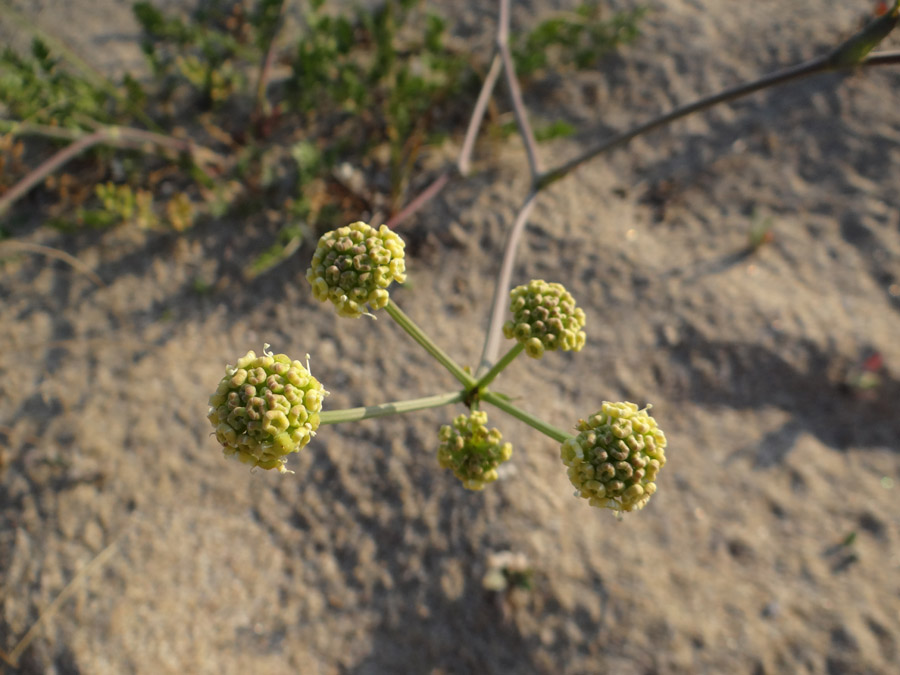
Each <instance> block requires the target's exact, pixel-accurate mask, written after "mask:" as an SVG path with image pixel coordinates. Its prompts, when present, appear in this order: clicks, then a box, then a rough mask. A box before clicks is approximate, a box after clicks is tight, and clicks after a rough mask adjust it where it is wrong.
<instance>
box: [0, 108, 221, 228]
mask: <svg viewBox="0 0 900 675" xmlns="http://www.w3.org/2000/svg"><path fill="white" fill-rule="evenodd" d="M6 129H7V132H8V133H12V134H16V135H45V136H49V137H51V138H70V139H72V140H73V143H72V144H71V145H67V146H66V147H65V148H63V149H61V150H59V151H58V152H57V153H56V154H54V155H53V156H51V157H49V158H48V159H46V160H45V161H44V162H42V163H41V164H40V165H39V166H37V167H35V168H34V169H33V170H32V171H30V172H29V173H28V174H27V175H26V176H25V177H24V178H22V180H20V181H19V182H18V183H16V184H15V185H13V186H12V187H11V188H10V189H9V190H8V191H7V192H6V193H5V194H4V195H3V196H2V197H0V215H3V214H4V213H5V212H6V211H7V210H8V209H9V208H10V207H11V206H12V205H13V204H14V203H15V202H16V201H18V200H19V199H21V198H22V197H23V196H25V195H26V194H27V193H28V192H29V191H30V190H32V189H33V188H34V187H36V186H37V185H39V184H40V183H42V182H43V181H44V179H45V178H46V177H47V176H49V175H50V174H51V173H53V172H54V171H56V170H57V169H59V168H60V167H62V166H63V165H65V164H66V163H68V162H70V161H71V160H73V159H74V158H75V157H77V156H78V155H80V154H82V153H84V152H86V151H88V150H90V149H91V148H93V147H94V146H97V145H110V146H115V147H120V148H132V149H137V150H142V151H144V152H150V151H156V150H158V149H160V148H162V149H165V150H171V151H174V152H178V153H181V154H184V153H187V154H189V155H190V156H191V157H192V158H193V160H194V161H195V162H196V164H197V166H198V168H201V170H202V169H203V167H205V166H210V165H217V166H224V164H225V159H224V158H223V157H222V156H220V155H219V154H217V153H215V152H213V151H212V150H210V149H208V148H204V147H202V146H198V145H196V144H195V143H194V142H193V141H190V140H188V139H181V138H175V137H174V136H166V135H164V134H158V133H156V132H154V131H146V130H144V129H134V128H132V127H120V126H112V125H110V126H104V127H100V128H99V129H97V130H96V131H93V132H91V133H88V134H83V133H82V134H80V135H79V132H71V131H66V132H63V131H62V130H59V129H54V127H43V126H41V125H34V124H21V125H17V124H13V125H10V126H7V127H6Z"/></svg>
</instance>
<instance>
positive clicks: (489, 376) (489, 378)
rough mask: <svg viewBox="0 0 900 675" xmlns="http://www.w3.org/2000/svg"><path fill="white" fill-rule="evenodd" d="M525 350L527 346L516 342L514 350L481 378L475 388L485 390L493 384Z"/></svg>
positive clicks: (507, 353)
mask: <svg viewBox="0 0 900 675" xmlns="http://www.w3.org/2000/svg"><path fill="white" fill-rule="evenodd" d="M523 349H525V345H523V344H522V343H521V342H516V344H514V345H513V346H512V349H510V350H509V351H508V352H506V354H504V356H503V358H502V359H500V360H499V361H497V363H495V364H494V367H493V368H491V369H490V370H489V371H487V372H486V373H485V374H484V375H482V376H481V379H480V380H478V383H477V384H476V385H475V387H476V388H477V389H484V388H485V387H486V386H488V385H489V384H490V383H491V382H493V381H494V378H495V377H497V375H499V374H500V373H501V372H502V371H503V369H504V368H506V366H508V365H509V364H510V363H512V362H513V359H515V358H516V357H517V356H518V355H519V354H521V353H522V350H523Z"/></svg>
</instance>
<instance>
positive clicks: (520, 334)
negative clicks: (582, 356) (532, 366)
mask: <svg viewBox="0 0 900 675" xmlns="http://www.w3.org/2000/svg"><path fill="white" fill-rule="evenodd" d="M509 311H510V312H511V313H512V315H513V318H512V319H511V320H510V321H507V322H506V323H505V324H503V334H504V335H505V336H506V338H507V339H508V340H511V339H515V340H517V341H518V342H520V343H521V344H523V345H525V353H526V354H528V356H530V357H531V358H533V359H539V358H541V356H543V355H544V352H545V351H548V350H549V351H556V350H557V349H562V350H563V351H575V352H578V351H581V348H582V347H584V341H585V334H584V331H583V330H581V329H582V328H584V312H583V311H582V310H581V309H580V308H579V307H576V306H575V299H574V298H573V297H572V295H571V294H570V293H569V292H568V291H567V290H566V289H565V287H563V285H562V284H556V283H547V282H546V281H543V280H540V279H536V280H533V281H531V282H529V283H528V284H526V285H524V286H517V287H516V288H514V289H513V290H512V291H510V294H509Z"/></svg>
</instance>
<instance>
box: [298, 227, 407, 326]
mask: <svg viewBox="0 0 900 675" xmlns="http://www.w3.org/2000/svg"><path fill="white" fill-rule="evenodd" d="M404 247H405V244H404V243H403V240H402V239H401V238H400V236H399V235H397V234H396V233H395V232H392V231H391V230H390V229H389V228H388V227H387V226H386V225H382V226H381V227H380V228H379V229H377V230H376V229H375V228H374V227H371V226H369V225H367V224H366V223H363V222H356V223H353V224H351V225H348V226H346V227H340V228H338V229H336V230H332V231H331V232H326V233H325V234H323V235H322V237H321V238H320V239H319V243H318V245H317V246H316V252H315V253H314V254H313V259H312V262H311V263H310V267H309V269H308V270H307V271H306V278H307V280H308V281H309V283H310V284H312V288H313V295H315V296H316V299H318V300H320V301H322V302H326V301H328V300H330V301H331V302H332V303H334V306H335V307H337V311H338V314H340V315H341V316H347V317H352V318H356V317H359V316H362V315H363V314H366V313H367V307H368V308H371V309H373V310H376V309H382V308H383V307H385V306H386V305H387V304H388V300H389V297H388V292H387V287H388V286H390V285H391V283H392V282H394V281H396V282H397V283H401V284H402V283H403V282H404V281H406V263H405V262H404V260H403V256H404V252H403V249H404Z"/></svg>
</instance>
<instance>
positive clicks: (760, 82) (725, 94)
mask: <svg viewBox="0 0 900 675" xmlns="http://www.w3.org/2000/svg"><path fill="white" fill-rule="evenodd" d="M898 63H900V52H896V51H894V52H881V53H875V54H870V55H869V56H868V57H866V58H865V59H864V60H863V61H861V62H859V63H857V64H847V65H845V64H838V65H835V63H834V61H833V58H832V55H831V54H829V55H826V56H820V57H818V58H815V59H811V60H809V61H806V62H804V63H801V64H799V65H796V66H791V67H789V68H785V69H783V70H779V71H777V72H774V73H770V74H769V75H764V76H763V77H761V78H759V79H757V80H754V81H752V82H748V83H746V84H740V85H737V86H734V87H730V88H729V89H726V90H724V91H721V92H719V93H718V94H713V95H711V96H705V97H703V98H701V99H698V100H697V101H694V102H693V103H688V104H686V105H683V106H678V107H677V108H675V109H674V110H671V111H670V112H667V113H665V114H664V115H660V116H659V117H656V118H654V119H652V120H650V121H649V122H645V123H644V124H641V125H638V126H637V127H635V128H633V129H631V130H629V131H626V132H623V133H621V134H618V135H617V136H613V137H612V138H610V139H609V140H606V141H604V142H603V143H600V144H599V145H597V146H595V147H593V148H591V149H589V150H587V151H585V152H584V153H582V154H580V155H578V156H577V157H575V158H574V159H571V160H569V161H568V162H566V163H565V164H563V165H562V166H559V167H557V168H555V169H551V170H549V171H547V172H546V173H544V174H542V175H541V176H540V177H538V179H537V180H536V181H535V188H536V189H537V190H538V191H540V190H543V189H544V188H546V187H547V186H549V185H551V184H553V183H555V182H556V181H558V180H560V179H561V178H564V177H566V176H567V175H569V174H570V173H572V171H574V170H575V169H577V168H578V167H580V166H581V165H582V164H584V163H585V162H588V161H590V160H592V159H594V158H595V157H598V156H600V155H603V154H605V153H607V152H610V151H612V150H615V149H617V148H620V147H622V146H624V145H627V144H628V143H630V142H631V141H632V140H634V139H635V138H637V137H638V136H643V135H644V134H646V133H648V132H650V131H653V130H655V129H658V128H660V127H663V126H665V125H667V124H671V123H672V122H674V121H676V120H679V119H681V118H682V117H686V116H688V115H690V114H692V113H695V112H700V111H701V110H706V109H707V108H711V107H713V106H714V105H718V104H719V103H726V102H728V101H733V100H735V99H738V98H741V97H743V96H747V95H749V94H753V93H755V92H757V91H760V90H762V89H767V88H769V87H774V86H777V85H780V84H785V83H787V82H791V81H793V80H797V79H800V78H803V77H809V76H810V75H816V74H819V73H825V72H833V71H838V70H848V69H852V68H857V67H858V68H863V67H868V66H882V65H893V64H898Z"/></svg>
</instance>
